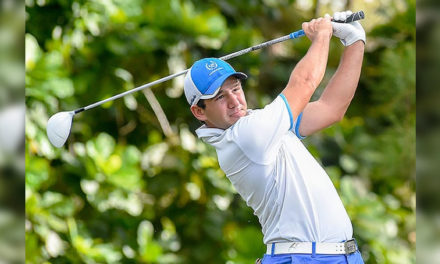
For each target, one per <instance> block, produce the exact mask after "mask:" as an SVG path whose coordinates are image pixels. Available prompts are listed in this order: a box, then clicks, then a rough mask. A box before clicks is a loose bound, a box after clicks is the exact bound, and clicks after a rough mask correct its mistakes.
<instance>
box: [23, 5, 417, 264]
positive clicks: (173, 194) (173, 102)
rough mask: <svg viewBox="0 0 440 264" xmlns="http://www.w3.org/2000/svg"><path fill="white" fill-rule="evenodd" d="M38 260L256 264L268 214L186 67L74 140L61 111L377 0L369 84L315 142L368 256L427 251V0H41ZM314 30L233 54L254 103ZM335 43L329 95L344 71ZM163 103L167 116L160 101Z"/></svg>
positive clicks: (31, 13)
mask: <svg viewBox="0 0 440 264" xmlns="http://www.w3.org/2000/svg"><path fill="white" fill-rule="evenodd" d="M25 4H26V10H25V11H26V12H25V15H26V34H25V43H26V58H25V71H26V76H25V80H26V88H25V91H26V97H25V100H26V102H25V103H26V108H27V109H26V134H25V136H26V145H25V154H26V195H25V199H26V217H25V221H26V223H25V229H26V262H27V263H228V264H232V263H253V262H254V261H255V259H256V258H257V257H261V256H262V255H263V252H264V245H263V244H262V234H261V231H260V225H259V223H258V219H257V218H256V217H255V216H254V215H253V213H252V211H251V210H250V209H249V208H247V206H246V205H245V203H244V201H242V200H241V198H240V197H239V196H238V194H237V193H236V191H235V190H234V189H233V188H232V186H231V184H230V183H229V181H228V180H227V179H226V177H225V176H224V174H223V172H222V171H221V170H220V169H219V167H218V164H217V161H216V154H215V150H214V149H212V148H211V147H209V146H207V145H205V144H203V143H202V142H200V141H198V140H197V139H196V137H195V135H194V133H193V131H194V130H195V129H196V128H197V127H198V126H199V123H198V121H197V120H195V119H194V118H193V117H192V115H191V113H190V111H188V106H187V103H186V101H185V98H184V96H183V95H182V94H183V77H180V78H176V79H173V80H172V81H169V82H167V83H164V84H161V85H157V86H155V87H153V88H152V89H151V90H145V91H144V92H139V93H136V94H133V95H130V96H127V97H124V98H123V99H119V100H116V101H114V102H111V103H107V104H105V105H103V107H99V108H96V109H93V110H90V111H87V112H85V113H81V114H78V115H77V116H76V117H75V119H74V122H73V126H72V132H71V135H70V137H69V140H68V141H67V143H66V146H65V147H63V148H61V149H57V148H54V147H53V146H51V145H50V143H49V141H48V139H47V137H46V133H45V127H46V122H47V120H48V119H49V117H50V116H51V115H53V114H55V113H57V112H59V111H66V110H73V109H76V108H79V107H81V106H85V105H87V104H90V103H93V102H95V101H98V100H101V99H104V98H107V97H109V96H111V95H114V94H117V93H120V92H123V91H126V90H128V89H131V88H133V87H136V86H139V85H141V84H144V83H147V82H151V81H154V80H157V79H159V78H161V77H164V76H167V75H169V74H171V73H175V72H178V71H181V70H184V69H186V68H188V67H190V66H191V64H192V63H193V62H194V61H196V60H197V59H200V58H203V57H208V56H212V57H220V56H222V55H225V54H228V53H230V52H233V51H236V50H240V49H243V48H246V47H249V46H251V45H255V44H258V43H261V42H263V41H266V40H269V39H273V38H275V37H279V36H282V35H286V34H288V33H290V32H292V31H295V30H297V29H299V28H300V27H301V23H302V22H303V21H308V20H310V19H311V18H313V17H317V16H322V15H324V14H325V13H333V12H334V11H340V10H343V9H351V10H364V11H365V13H366V17H367V18H366V19H365V20H364V21H362V24H363V25H364V27H365V29H366V31H367V46H366V53H365V59H364V66H363V71H362V76H361V80H360V83H359V87H358V91H357V93H356V96H355V99H354V101H353V103H352V105H351V106H350V108H349V111H348V113H347V115H346V117H345V118H344V119H343V120H342V122H340V123H339V124H337V125H334V126H332V127H331V128H329V129H327V130H325V131H323V132H321V133H318V134H316V135H314V136H311V137H309V138H307V139H306V140H304V143H305V144H306V145H307V147H308V148H309V149H310V151H311V152H312V154H313V155H314V156H315V157H316V158H317V159H318V160H319V161H320V162H321V163H322V164H323V166H324V167H325V169H326V171H327V172H328V173H329V176H330V177H331V179H332V181H333V183H334V184H335V186H336V188H337V190H338V192H339V194H340V196H341V198H342V200H343V202H344V205H345V207H346V209H347V211H348V214H349V215H350V218H351V219H352V222H353V226H354V233H355V237H356V238H357V240H358V243H359V245H360V247H361V251H362V253H363V256H364V259H365V260H366V263H370V264H372V263H415V242H416V239H415V225H416V221H415V208H416V198H415V118H416V115H415V84H416V78H415V64H416V63H415V61H416V60H415V52H416V50H415V29H416V24H415V1H413V0H407V1H403V0H402V1H394V0H389V1H385V2H380V3H379V2H376V1H331V2H329V1H308V0H299V1H289V0H284V1H283V0H280V1H275V0H243V1H232V0H220V1H198V0H193V1H189V0H186V1H184V0H171V1H162V0H151V1H140V0H124V1H122V0H105V1H104V0H90V1H67V0H36V1H34V0H26V2H25ZM309 45H310V42H309V41H308V40H307V39H306V38H302V39H299V40H295V41H292V42H286V43H282V44H278V45H275V46H272V47H270V48H268V49H265V50H262V51H257V52H253V53H251V54H246V55H243V56H241V57H238V58H235V59H232V60H230V61H229V62H230V63H231V64H232V65H233V66H234V67H235V68H236V69H237V70H240V71H243V72H246V73H248V75H249V79H248V80H247V81H246V83H245V86H244V87H245V92H246V96H247V100H248V104H249V105H250V106H251V107H252V108H260V107H262V106H264V105H265V104H266V103H268V102H270V101H271V100H272V99H273V98H274V97H275V96H276V95H277V94H278V93H280V92H281V90H282V89H283V87H284V85H285V84H286V82H287V80H288V76H289V73H290V71H291V70H292V68H293V67H294V66H295V64H296V63H297V62H298V61H299V60H300V59H301V57H302V56H303V55H304V54H305V52H306V51H307V48H308V46H309ZM342 49H343V48H342V45H341V44H340V43H339V41H338V40H336V39H334V40H332V45H331V52H330V58H329V62H328V68H327V73H326V75H325V77H324V80H323V82H322V84H321V86H320V88H318V91H317V92H316V95H315V96H314V98H317V97H318V96H319V93H320V92H321V91H322V89H323V87H325V84H326V83H327V82H328V81H329V78H330V77H331V75H332V73H334V71H335V70H336V68H337V65H338V62H339V57H340V55H341V53H342ZM162 111H163V114H164V115H161V114H160V113H161V112H162Z"/></svg>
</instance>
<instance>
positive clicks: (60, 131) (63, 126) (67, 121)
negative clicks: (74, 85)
mask: <svg viewBox="0 0 440 264" xmlns="http://www.w3.org/2000/svg"><path fill="white" fill-rule="evenodd" d="M74 115H75V112H74V111H68V112H59V113H56V114H54V115H53V116H52V117H51V118H50V119H49V121H47V126H46V133H47V137H48V138H49V141H50V143H52V145H54V146H55V147H57V148H61V147H62V146H63V145H64V143H66V140H67V138H68V137H69V135H70V128H71V127H72V120H73V116H74Z"/></svg>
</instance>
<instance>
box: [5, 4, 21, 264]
mask: <svg viewBox="0 0 440 264" xmlns="http://www.w3.org/2000/svg"><path fill="white" fill-rule="evenodd" d="M24 14H25V12H24V1H14V0H9V1H8V0H3V1H1V2H0V263H24V261H25V257H24V249H25V236H24V225H25V209H24V207H25V204H24V203H25V197H24V190H25V187H24V184H25V183H24V182H25V180H24V179H25V168H24V166H25V155H24V134H25V133H24V125H25V118H24V115H25V105H24V86H25V85H24V71H25V69H24V33H25V20H24Z"/></svg>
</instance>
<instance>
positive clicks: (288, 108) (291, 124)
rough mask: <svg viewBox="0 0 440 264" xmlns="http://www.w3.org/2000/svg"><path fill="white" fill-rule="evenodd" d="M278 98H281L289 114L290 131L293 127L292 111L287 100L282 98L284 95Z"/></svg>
mask: <svg viewBox="0 0 440 264" xmlns="http://www.w3.org/2000/svg"><path fill="white" fill-rule="evenodd" d="M280 96H281V98H283V101H284V103H285V104H286V107H287V111H288V112H289V117H290V127H289V130H292V127H293V116H292V111H291V110H290V106H289V103H288V102H287V99H286V97H285V96H284V94H280Z"/></svg>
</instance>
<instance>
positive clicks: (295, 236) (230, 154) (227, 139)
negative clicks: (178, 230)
mask: <svg viewBox="0 0 440 264" xmlns="http://www.w3.org/2000/svg"><path fill="white" fill-rule="evenodd" d="M350 14H351V12H350V11H346V12H338V13H335V14H334V18H335V19H338V20H344V19H345V17H348V16H349V15H350ZM302 28H303V30H304V32H305V34H306V35H307V37H308V38H309V39H310V40H311V45H310V47H309V49H308V51H307V54H306V55H305V56H304V57H303V58H302V59H301V60H300V61H299V62H298V64H297V65H296V66H295V68H294V69H293V71H292V73H291V74H290V78H289V81H288V83H287V85H286V87H285V88H284V90H283V91H282V92H281V94H280V95H279V96H277V97H276V98H275V100H274V101H273V102H271V103H270V104H268V105H266V106H265V107H264V108H263V109H258V110H250V109H248V108H247V104H246V99H245V95H244V93H243V89H242V86H241V82H240V81H241V80H243V79H246V78H247V76H246V75H245V74H244V73H241V72H236V71H235V70H234V69H233V68H232V67H231V66H230V65H229V64H228V63H226V62H224V61H222V60H219V59H215V58H205V59H202V60H199V61H197V62H196V63H194V65H193V66H192V67H191V69H190V70H189V71H188V73H187V75H186V77H185V82H184V91H185V96H186V98H187V100H188V103H189V104H190V105H191V112H192V113H193V115H194V116H195V117H196V118H197V119H198V120H200V121H202V122H203V125H202V126H201V127H200V128H199V129H197V130H196V133H197V135H198V137H199V138H201V139H202V140H203V141H205V142H206V143H208V144H210V145H212V146H214V147H215V149H216V151H217V156H218V161H219V164H220V167H221V169H222V170H223V171H224V172H225V174H226V176H227V177H228V178H229V180H230V181H231V182H232V184H233V185H234V187H235V188H236V190H237V191H238V193H239V194H240V195H241V197H242V198H243V199H244V200H245V201H246V203H247V204H248V206H250V207H252V209H253V210H254V213H255V215H256V216H257V217H258V219H259V222H260V224H261V227H262V232H263V235H264V238H263V242H264V243H265V244H266V245H267V252H266V254H264V257H263V259H262V260H257V262H260V261H262V263H263V264H266V263H349V264H358V263H363V260H362V257H361V255H360V252H359V250H358V248H357V244H356V241H355V240H354V239H353V229H352V225H351V222H350V219H349V217H348V215H347V212H346V210H345V208H344V206H343V204H342V202H341V200H340V198H339V196H338V194H337V192H336V190H335V188H334V186H333V184H332V182H331V181H330V179H329V177H328V175H327V174H326V172H325V171H324V169H323V168H322V166H321V165H320V164H319V163H318V162H317V161H316V160H315V159H314V158H313V156H312V155H311V154H310V153H309V151H308V150H307V149H306V148H305V147H304V145H303V144H302V143H301V139H303V138H304V137H306V136H309V135H311V134H313V133H315V132H317V131H320V130H322V129H324V128H326V127H328V126H330V125H332V124H334V123H336V122H338V121H339V120H341V119H342V117H343V116H344V114H345V112H346V110H347V108H348V106H349V104H350V102H351V100H352V98H353V95H354V93H355V90H356V87H357V84H358V81H359V76H360V72H361V66H362V59H363V53H364V45H365V31H364V30H363V28H362V26H361V25H360V24H359V23H358V22H352V23H347V24H344V23H333V22H331V18H330V16H329V15H326V16H325V17H324V18H318V19H313V20H311V21H310V22H307V23H303V24H302ZM332 35H333V36H336V37H338V38H339V39H340V41H341V42H342V43H343V45H344V46H345V49H344V52H343V55H342V58H341V61H340V64H339V67H338V69H337V71H336V72H335V74H334V75H333V77H332V78H331V80H330V81H329V83H328V85H327V87H326V88H325V90H324V91H323V93H322V95H321V96H320V98H319V99H318V100H317V101H314V102H309V100H310V98H311V96H312V95H313V93H314V91H315V89H316V88H317V87H318V85H319V83H320V82H321V80H322V78H323V76H324V72H325V69H326V64H327V59H328V53H329V45H330V39H331V37H332ZM249 242H250V243H251V242H252V241H249Z"/></svg>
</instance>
